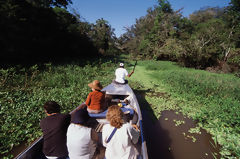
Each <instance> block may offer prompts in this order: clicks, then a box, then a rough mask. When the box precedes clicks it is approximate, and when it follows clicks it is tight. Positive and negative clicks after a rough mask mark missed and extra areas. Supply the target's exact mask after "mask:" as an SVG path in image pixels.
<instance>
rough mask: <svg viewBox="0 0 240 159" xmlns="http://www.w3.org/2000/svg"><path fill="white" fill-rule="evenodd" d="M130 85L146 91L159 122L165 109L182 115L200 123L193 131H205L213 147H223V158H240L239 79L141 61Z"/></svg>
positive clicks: (159, 62)
mask: <svg viewBox="0 0 240 159" xmlns="http://www.w3.org/2000/svg"><path fill="white" fill-rule="evenodd" d="M130 85H131V86H132V87H133V88H134V89H135V90H138V91H139V90H140V91H142V92H145V94H146V95H145V99H146V101H147V102H148V103H149V104H150V105H151V109H152V110H153V117H152V118H153V119H154V118H157V119H159V118H160V116H161V112H162V111H164V110H176V111H177V112H181V113H182V114H183V115H185V116H187V117H189V118H191V119H193V120H194V121H196V123H197V127H196V128H194V129H191V130H189V131H190V132H192V133H199V132H200V128H203V129H205V130H206V131H207V132H209V133H210V134H211V135H212V136H213V141H214V143H213V144H214V145H217V144H220V145H221V150H220V154H221V156H222V158H239V157H240V152H239V151H240V142H239V140H238V139H239V138H240V133H239V130H240V116H239V114H240V109H239V107H240V79H239V78H236V77H234V75H228V74H216V73H209V72H206V71H202V70H195V69H188V68H181V67H179V66H177V65H175V63H172V62H164V61H141V62H138V66H137V67H136V70H135V73H134V75H133V76H132V77H131V80H130ZM176 123H177V124H184V123H181V121H176Z"/></svg>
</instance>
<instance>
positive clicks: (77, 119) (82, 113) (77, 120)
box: [71, 108, 90, 126]
mask: <svg viewBox="0 0 240 159" xmlns="http://www.w3.org/2000/svg"><path fill="white" fill-rule="evenodd" d="M89 119H90V116H89V114H88V111H87V109H85V108H82V109H79V110H77V111H76V112H75V113H74V114H73V116H72V119H71V123H74V124H81V125H84V126H87V124H88V120H89Z"/></svg>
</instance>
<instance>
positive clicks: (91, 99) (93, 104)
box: [85, 80, 105, 114]
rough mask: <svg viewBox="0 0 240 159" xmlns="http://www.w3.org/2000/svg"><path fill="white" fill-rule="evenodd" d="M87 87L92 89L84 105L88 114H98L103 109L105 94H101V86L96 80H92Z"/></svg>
mask: <svg viewBox="0 0 240 159" xmlns="http://www.w3.org/2000/svg"><path fill="white" fill-rule="evenodd" d="M88 86H89V87H90V88H91V89H92V92H90V93H89V94H88V97H87V100H86V102H85V104H86V105H87V110H88V112H89V113H94V114H97V113H100V112H102V111H103V110H104V107H105V92H102V91H101V89H102V88H103V87H102V85H101V84H100V82H99V81H98V80H94V81H93V82H92V83H89V84H88Z"/></svg>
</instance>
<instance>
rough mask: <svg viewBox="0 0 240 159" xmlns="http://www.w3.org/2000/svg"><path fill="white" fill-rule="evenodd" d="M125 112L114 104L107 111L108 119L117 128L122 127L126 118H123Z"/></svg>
mask: <svg viewBox="0 0 240 159" xmlns="http://www.w3.org/2000/svg"><path fill="white" fill-rule="evenodd" d="M123 115H124V114H123V112H122V110H121V109H120V107H119V106H117V105H113V106H110V107H109V108H108V112H107V116H106V118H107V120H108V121H109V122H110V125H111V126H113V127H115V128H121V127H122V125H123V123H124V120H123Z"/></svg>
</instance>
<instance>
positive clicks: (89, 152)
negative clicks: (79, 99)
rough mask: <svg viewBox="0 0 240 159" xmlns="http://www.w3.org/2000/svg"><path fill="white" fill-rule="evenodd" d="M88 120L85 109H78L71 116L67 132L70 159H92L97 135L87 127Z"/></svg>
mask: <svg viewBox="0 0 240 159" xmlns="http://www.w3.org/2000/svg"><path fill="white" fill-rule="evenodd" d="M90 119H91V118H90V116H89V115H88V111H87V110H86V109H85V108H83V109H79V110H78V111H76V112H75V113H74V114H73V115H72V120H71V124H70V125H69V127H68V130H67V148H68V152H69V157H70V159H79V158H84V159H92V157H93V155H94V153H95V150H96V143H97V141H98V134H97V132H96V131H95V130H93V129H92V128H91V127H90V126H89V124H88V122H89V120H90Z"/></svg>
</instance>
